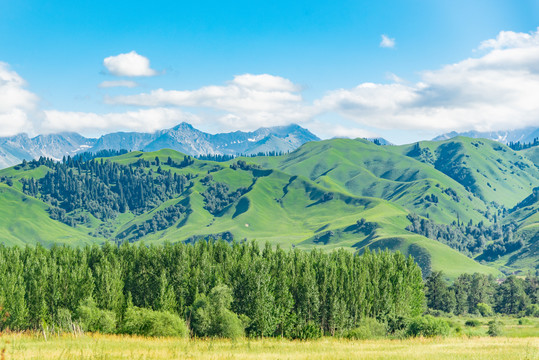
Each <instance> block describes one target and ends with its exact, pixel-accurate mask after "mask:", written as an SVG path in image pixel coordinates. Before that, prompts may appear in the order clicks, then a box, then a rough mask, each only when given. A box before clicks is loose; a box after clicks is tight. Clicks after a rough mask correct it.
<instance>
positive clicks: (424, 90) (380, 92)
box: [315, 29, 539, 131]
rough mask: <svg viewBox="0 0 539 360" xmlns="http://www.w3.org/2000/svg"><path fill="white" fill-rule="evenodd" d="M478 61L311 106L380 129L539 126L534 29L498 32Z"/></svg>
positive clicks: (538, 35) (344, 92) (339, 94)
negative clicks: (409, 81)
mask: <svg viewBox="0 0 539 360" xmlns="http://www.w3.org/2000/svg"><path fill="white" fill-rule="evenodd" d="M480 49H481V50H483V51H485V53H484V54H482V55H481V56H479V57H476V58H469V59H466V60H463V61H461V62H458V63H455V64H451V65H447V66H445V67H442V68H441V69H438V70H434V71H425V72H423V73H422V74H421V81H420V82H418V83H416V84H412V85H406V84H404V83H392V84H373V83H363V84H360V85H358V86H357V87H355V88H353V89H339V90H334V91H331V92H329V93H327V94H326V95H325V96H324V97H323V98H322V99H319V100H317V101H316V102H315V104H316V106H317V107H318V108H319V109H320V110H321V111H325V112H331V111H336V112H338V113H340V114H342V115H343V116H345V117H348V118H349V119H353V120H355V121H356V122H358V123H362V124H366V125H370V126H375V127H378V128H385V129H412V130H413V129H421V130H470V129H475V130H481V131H489V130H502V129H512V128H523V127H526V126H537V125H539V101H538V98H537V94H539V29H538V31H536V32H533V33H531V34H524V33H512V32H501V33H500V34H499V35H498V37H497V38H496V39H491V40H487V41H485V42H483V43H482V44H481V45H480Z"/></svg>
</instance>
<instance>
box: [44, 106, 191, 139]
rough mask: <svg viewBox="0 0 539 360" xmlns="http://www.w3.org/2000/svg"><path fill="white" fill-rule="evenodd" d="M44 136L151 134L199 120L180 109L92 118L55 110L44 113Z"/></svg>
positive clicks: (94, 116)
mask: <svg viewBox="0 0 539 360" xmlns="http://www.w3.org/2000/svg"><path fill="white" fill-rule="evenodd" d="M44 118H45V120H44V122H43V125H42V128H43V131H44V132H59V131H77V132H82V133H85V134H93V135H100V134H103V133H107V132H112V131H120V130H133V131H140V132H153V131H156V130H161V129H166V128H169V127H172V126H174V125H177V124H179V123H180V122H182V121H186V122H189V123H193V124H195V123H198V122H199V121H200V119H199V118H198V117H197V116H195V115H193V114H189V113H184V112H183V111H181V110H179V109H168V108H153V109H143V110H137V111H128V112H123V113H108V114H95V113H86V112H68V111H57V110H46V111H44Z"/></svg>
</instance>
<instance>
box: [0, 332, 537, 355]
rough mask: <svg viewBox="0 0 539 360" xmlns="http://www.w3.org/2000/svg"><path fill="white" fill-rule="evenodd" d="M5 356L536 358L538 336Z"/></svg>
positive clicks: (81, 347)
mask: <svg viewBox="0 0 539 360" xmlns="http://www.w3.org/2000/svg"><path fill="white" fill-rule="evenodd" d="M0 347H1V349H5V350H0V351H3V352H2V354H1V355H0V356H2V359H6V360H11V359H18V360H30V359H36V360H37V359H44V360H52V359H64V360H78V359H80V360H82V359H84V360H91V359H100V360H115V359H148V360H149V359H156V360H157V359H163V360H164V359H213V360H218V359H488V360H495V359H504V360H512V359H515V360H516V359H519V360H521V359H537V358H539V338H537V337H524V338H510V337H499V338H489V337H466V336H462V337H456V338H433V339H424V338H417V339H408V340H364V341H351V340H343V339H335V338H324V339H321V340H315V341H289V340H283V339H241V340H236V341H231V340H224V339H218V340H201V339H196V340H188V339H177V338H155V339H154V338H144V337H131V336H118V335H106V336H105V335H99V334H89V335H80V336H74V335H61V336H53V337H48V338H47V339H45V338H44V337H43V336H42V335H37V334H3V335H0Z"/></svg>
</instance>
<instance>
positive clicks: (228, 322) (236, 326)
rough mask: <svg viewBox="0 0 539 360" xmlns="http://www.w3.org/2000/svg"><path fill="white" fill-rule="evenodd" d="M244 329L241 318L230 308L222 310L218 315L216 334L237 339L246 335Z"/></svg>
mask: <svg viewBox="0 0 539 360" xmlns="http://www.w3.org/2000/svg"><path fill="white" fill-rule="evenodd" d="M244 329H245V328H244V327H243V323H242V321H241V320H240V318H239V317H238V316H237V315H236V314H234V313H233V312H232V311H230V310H226V309H225V310H222V311H221V312H220V313H219V314H218V315H217V317H216V324H215V328H214V334H215V335H218V336H220V337H224V338H229V339H237V338H239V337H242V336H243V335H245V333H244Z"/></svg>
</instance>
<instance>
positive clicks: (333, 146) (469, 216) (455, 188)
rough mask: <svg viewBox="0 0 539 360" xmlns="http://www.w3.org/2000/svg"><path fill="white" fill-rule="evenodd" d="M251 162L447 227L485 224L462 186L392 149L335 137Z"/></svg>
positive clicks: (479, 204)
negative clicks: (459, 223) (394, 206)
mask: <svg viewBox="0 0 539 360" xmlns="http://www.w3.org/2000/svg"><path fill="white" fill-rule="evenodd" d="M247 161H250V162H255V163H257V164H260V165H262V166H263V167H268V168H278V169H280V170H282V171H284V172H286V173H289V174H293V175H302V176H305V177H307V178H309V179H311V180H312V181H314V182H316V183H317V184H320V185H322V186H324V187H326V188H327V189H329V190H334V191H341V192H345V193H349V194H354V195H360V196H371V197H377V198H382V199H385V200H388V201H391V202H393V203H396V204H399V205H401V206H403V207H405V208H407V209H408V210H410V211H413V212H416V213H418V214H420V215H422V216H429V217H430V218H432V219H435V220H436V221H439V222H442V223H450V222H452V221H457V220H459V219H460V220H461V221H469V220H473V221H475V222H478V221H481V220H486V219H485V213H486V211H487V206H486V205H485V203H484V202H483V201H481V200H480V199H479V198H477V197H475V196H474V194H473V193H471V192H469V191H468V190H466V189H465V187H464V186H463V185H461V184H460V183H458V182H457V181H455V180H453V179H452V178H450V177H449V176H447V175H445V174H443V173H441V172H439V171H437V170H436V169H434V168H433V167H432V166H431V165H429V164H424V163H422V162H421V161H418V160H416V159H413V158H411V157H408V156H405V155H402V154H400V153H399V152H398V151H395V149H394V147H393V146H378V145H375V144H373V143H371V142H369V141H366V140H362V139H357V140H348V139H334V140H327V141H320V142H311V143H307V144H305V145H304V146H302V147H301V148H299V149H298V150H296V151H294V152H293V153H291V154H289V155H286V156H281V157H258V158H254V159H247ZM433 196H434V197H433Z"/></svg>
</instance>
